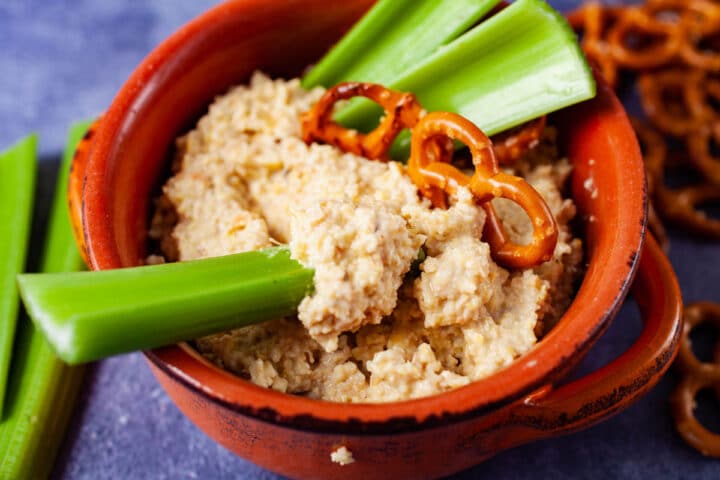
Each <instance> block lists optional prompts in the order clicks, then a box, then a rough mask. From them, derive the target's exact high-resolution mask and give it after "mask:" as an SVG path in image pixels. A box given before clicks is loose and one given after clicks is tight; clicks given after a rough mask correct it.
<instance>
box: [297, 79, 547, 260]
mask: <svg viewBox="0 0 720 480" xmlns="http://www.w3.org/2000/svg"><path fill="white" fill-rule="evenodd" d="M355 96H364V97H367V98H370V99H371V100H374V101H375V102H377V103H379V104H380V105H381V106H382V107H383V108H384V109H385V117H384V118H383V120H381V122H380V125H379V126H378V127H377V128H376V129H375V130H373V131H372V132H370V133H368V134H366V135H364V134H361V133H359V132H357V131H356V130H352V129H345V128H344V127H342V126H340V125H338V124H337V123H335V122H334V121H332V119H331V116H332V107H333V106H334V105H335V103H336V102H337V101H338V100H342V99H349V98H352V97H355ZM301 123H302V132H303V133H302V138H303V141H305V142H306V143H310V142H312V141H315V140H321V141H324V142H327V143H330V144H332V145H335V146H337V147H338V148H340V149H342V150H345V151H347V152H350V153H354V154H356V155H361V156H364V157H366V158H370V159H375V160H387V152H388V150H389V148H390V145H391V144H392V142H393V140H395V137H396V136H397V134H398V133H399V132H400V131H401V130H402V129H404V128H410V129H412V139H411V150H410V160H409V162H408V174H409V175H410V178H411V179H412V181H413V182H414V183H415V184H416V185H417V187H418V189H419V191H420V193H421V194H422V195H424V196H426V197H427V198H429V199H430V200H431V201H432V203H433V205H435V206H436V207H445V206H446V203H445V193H450V194H452V193H454V192H455V191H456V190H457V188H458V187H459V186H463V187H468V188H469V190H470V191H471V192H472V193H473V195H474V196H475V197H476V200H477V202H478V203H480V204H481V205H482V207H483V209H484V210H485V212H486V214H487V219H486V221H485V227H484V229H483V235H484V237H485V240H486V241H487V242H488V244H489V245H490V250H491V253H492V256H493V259H494V260H495V261H496V262H498V263H500V264H502V265H504V266H506V267H512V268H527V267H533V266H536V265H538V264H540V263H542V262H545V261H547V260H550V259H551V258H552V255H553V252H554V250H555V244H556V243H557V235H558V228H557V224H556V222H555V218H554V217H553V215H552V212H550V209H549V208H548V206H547V205H546V204H545V201H544V200H543V199H542V197H541V196H540V194H539V193H537V192H536V191H535V190H534V189H533V188H532V187H531V186H530V185H529V184H528V183H527V182H525V180H523V179H521V178H519V177H515V176H513V175H509V174H506V173H504V172H501V171H500V170H499V169H498V163H497V159H496V157H495V150H494V148H493V144H492V142H491V141H490V139H489V138H488V137H487V136H486V135H485V134H484V133H483V132H482V130H480V129H479V128H478V127H476V126H475V125H474V124H473V123H472V122H470V121H469V120H467V119H465V118H463V117H461V116H460V115H457V114H454V113H447V112H434V113H431V114H426V113H425V111H424V110H423V109H422V107H421V105H420V104H419V103H418V101H417V100H416V99H415V96H414V95H412V94H410V93H401V92H395V91H392V90H389V89H387V88H385V87H383V86H381V85H377V84H372V83H361V82H348V83H341V84H338V85H336V86H334V87H332V88H331V89H329V90H327V91H326V92H325V94H324V95H323V96H322V97H321V98H320V100H319V101H318V103H317V104H316V106H315V107H314V108H313V109H312V110H310V111H309V112H306V113H304V114H303V115H302V117H301ZM544 125H545V120H544V118H543V119H540V120H538V121H536V122H531V123H530V125H529V126H527V127H523V128H521V129H520V131H516V132H511V133H510V134H508V137H507V138H506V140H505V143H504V150H503V152H504V154H505V155H506V157H507V158H511V157H513V156H515V155H519V154H520V153H522V152H524V150H525V149H527V148H531V147H532V144H533V138H534V137H535V136H538V137H539V135H540V134H541V133H542V129H543V128H544ZM526 128H527V131H526ZM453 140H461V141H463V142H465V144H466V145H467V146H468V147H469V148H470V153H471V155H472V159H473V164H474V165H475V174H474V175H473V176H472V177H468V176H467V175H465V174H464V173H462V172H461V171H460V170H458V169H457V168H456V167H454V166H452V165H451V164H450V162H451V161H452V158H453V151H454V149H453V142H452V141H453ZM535 141H537V140H535ZM495 197H504V198H508V199H510V200H513V201H515V202H516V203H518V204H519V205H520V206H521V207H522V208H523V209H524V210H525V211H526V212H527V214H528V216H529V217H530V220H531V222H532V224H533V229H534V230H533V240H532V241H531V242H530V244H528V245H517V244H514V243H512V242H509V241H508V240H507V235H506V233H505V231H504V229H503V226H502V224H501V223H500V220H499V219H498V218H497V214H496V213H495V210H494V208H493V207H492V205H491V204H490V202H489V200H491V199H492V198H495Z"/></svg>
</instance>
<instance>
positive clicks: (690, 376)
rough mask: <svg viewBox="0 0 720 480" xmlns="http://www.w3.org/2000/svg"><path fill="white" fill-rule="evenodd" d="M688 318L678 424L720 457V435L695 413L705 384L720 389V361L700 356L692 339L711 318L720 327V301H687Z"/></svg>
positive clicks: (674, 397)
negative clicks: (703, 358) (694, 350)
mask: <svg viewBox="0 0 720 480" xmlns="http://www.w3.org/2000/svg"><path fill="white" fill-rule="evenodd" d="M684 321H685V323H684V326H683V333H682V338H681V340H680V350H679V352H678V360H677V365H678V367H679V368H680V370H681V372H682V374H683V376H682V379H681V381H680V383H679V384H678V386H677V387H676V389H675V391H674V392H673V395H672V404H673V414H674V416H675V427H676V428H677V431H678V433H680V435H681V436H682V437H683V438H684V439H685V441H686V442H687V443H689V444H690V445H692V446H693V447H694V448H696V449H697V450H699V451H700V452H701V453H703V454H704V455H708V456H711V457H720V435H718V434H716V433H712V432H710V431H708V430H707V429H706V428H705V427H703V426H702V425H701V424H700V422H698V420H697V418H695V414H694V406H695V397H696V395H697V393H698V391H700V390H702V389H704V388H712V389H717V387H718V385H720V363H705V362H701V361H700V360H698V358H697V357H696V356H695V354H694V353H693V351H692V343H691V341H690V332H692V330H693V329H694V328H695V327H697V326H698V325H700V324H702V323H705V322H710V323H712V324H713V325H714V326H715V328H716V329H720V305H718V304H717V303H710V302H698V303H693V304H690V305H687V306H686V307H685V315H684Z"/></svg>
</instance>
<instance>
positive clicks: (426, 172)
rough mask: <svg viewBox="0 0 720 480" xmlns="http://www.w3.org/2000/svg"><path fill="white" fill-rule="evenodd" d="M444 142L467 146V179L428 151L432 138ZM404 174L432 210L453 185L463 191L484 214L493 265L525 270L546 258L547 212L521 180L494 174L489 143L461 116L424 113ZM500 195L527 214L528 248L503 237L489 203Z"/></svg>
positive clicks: (549, 245) (551, 235) (549, 243)
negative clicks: (469, 159)
mask: <svg viewBox="0 0 720 480" xmlns="http://www.w3.org/2000/svg"><path fill="white" fill-rule="evenodd" d="M445 138H449V139H453V140H460V141H461V142H463V143H464V144H465V145H467V147H468V148H469V150H470V154H471V155H472V159H473V164H474V166H475V172H474V173H473V175H472V176H471V177H468V176H467V175H465V174H464V173H462V172H461V171H460V170H458V169H457V168H455V167H454V166H453V165H451V164H449V163H447V162H446V161H445V160H446V159H444V158H442V156H441V157H440V158H439V157H438V156H437V155H436V154H435V153H433V151H434V149H435V147H434V146H435V145H437V143H438V139H445ZM408 174H409V175H410V178H411V179H412V180H413V182H414V183H415V184H416V185H417V186H418V188H419V189H420V191H421V192H422V193H423V195H425V196H427V197H428V198H430V199H431V200H432V201H433V203H435V205H437V206H443V205H444V196H445V194H446V193H447V194H453V193H455V192H456V191H457V189H458V188H459V187H467V188H468V189H469V190H470V192H472V194H473V195H474V196H475V198H476V199H477V201H478V202H480V203H481V204H482V207H483V209H484V210H485V212H486V214H487V218H486V220H485V228H484V230H483V236H484V239H485V241H486V242H488V243H489V244H490V250H491V253H492V256H493V259H494V260H495V261H496V262H498V263H501V264H502V265H504V266H507V267H513V268H528V267H533V266H536V265H538V264H540V263H542V262H545V261H547V260H550V259H551V258H552V255H553V251H554V250H555V244H556V242H557V235H558V229H557V224H556V222H555V218H554V217H553V215H552V212H550V209H549V208H548V206H547V204H546V203H545V201H544V200H543V198H542V197H541V196H540V194H539V193H537V191H535V189H533V188H532V187H531V186H530V184H528V183H527V182H526V181H525V180H523V179H522V178H520V177H515V176H513V175H509V174H507V173H504V172H502V171H500V169H499V168H498V165H497V160H496V158H495V153H494V150H493V146H492V142H490V139H489V138H488V137H487V136H486V135H485V134H484V133H483V132H482V130H480V129H479V128H478V127H477V126H475V125H474V124H473V123H472V122H470V121H469V120H467V119H466V118H464V117H461V116H460V115H457V114H454V113H449V112H432V113H429V114H427V115H425V116H424V117H423V118H422V119H421V120H420V121H419V122H418V124H417V125H416V126H415V127H414V128H413V135H412V143H411V149H410V159H409V160H408ZM500 197H502V198H507V199H509V200H512V201H514V202H515V203H517V204H519V205H520V206H521V207H522V208H523V209H524V210H525V212H526V213H527V214H528V217H529V218H530V220H531V222H532V225H533V239H532V241H531V242H530V243H529V244H528V245H518V244H515V243H512V242H510V241H509V240H508V239H507V236H506V233H505V231H504V229H503V226H502V223H500V220H499V219H498V217H497V214H496V213H495V209H494V208H493V206H492V204H491V203H490V200H492V199H493V198H500Z"/></svg>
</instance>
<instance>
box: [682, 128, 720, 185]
mask: <svg viewBox="0 0 720 480" xmlns="http://www.w3.org/2000/svg"><path fill="white" fill-rule="evenodd" d="M686 141H687V146H688V149H689V150H690V155H689V159H690V162H691V163H692V164H693V165H694V166H695V168H697V169H698V170H699V171H700V173H702V175H703V176H704V177H705V178H706V179H707V180H709V181H710V182H712V183H713V184H715V185H717V188H718V190H720V157H718V156H716V155H713V154H712V149H711V148H710V146H711V144H712V143H713V142H714V143H715V144H716V145H720V121H716V122H714V124H713V125H703V126H702V127H701V128H699V129H697V130H695V131H693V132H690V133H689V134H688V136H687V139H686Z"/></svg>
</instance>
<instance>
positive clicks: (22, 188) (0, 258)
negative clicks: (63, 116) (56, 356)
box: [0, 135, 37, 417]
mask: <svg viewBox="0 0 720 480" xmlns="http://www.w3.org/2000/svg"><path fill="white" fill-rule="evenodd" d="M36 150H37V137H36V136H35V135H30V136H29V137H26V138H24V139H23V140H21V141H20V142H18V143H17V144H15V145H14V146H13V147H11V148H10V149H9V150H7V151H5V152H3V153H0V417H2V412H3V400H4V398H5V390H6V387H7V376H8V371H9V369H10V356H11V355H12V349H13V340H14V338H15V329H16V325H17V316H18V307H19V302H18V296H17V286H16V284H15V276H16V275H17V274H18V273H20V272H22V271H23V268H24V266H25V255H26V253H27V243H28V238H29V235H30V224H31V221H32V207H33V197H34V190H35V171H36Z"/></svg>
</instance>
